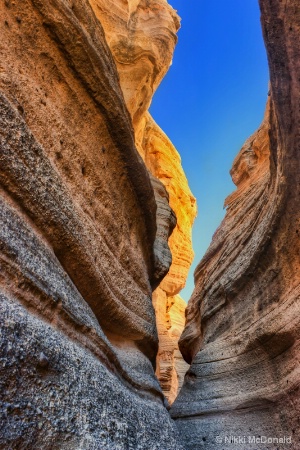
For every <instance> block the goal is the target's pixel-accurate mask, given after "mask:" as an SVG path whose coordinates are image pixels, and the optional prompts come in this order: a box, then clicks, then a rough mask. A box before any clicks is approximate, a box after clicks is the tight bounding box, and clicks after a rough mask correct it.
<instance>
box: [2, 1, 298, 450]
mask: <svg viewBox="0 0 300 450" xmlns="http://www.w3.org/2000/svg"><path fill="white" fill-rule="evenodd" d="M178 1H179V0H178ZM259 3H260V9H261V14H262V19H261V20H262V30H263V36H264V41H265V45H266V50H267V56H268V64H269V69H270V88H269V91H270V92H269V96H268V101H267V106H266V112H265V117H264V120H263V122H262V124H261V126H260V127H259V128H258V130H257V131H256V132H254V134H253V135H252V136H251V137H250V138H249V139H248V140H247V141H246V143H245V144H244V146H243V147H242V148H241V150H240V152H239V153H238V155H237V156H236V158H235V160H234V163H233V167H232V170H231V176H232V179H233V181H234V183H235V185H236V187H237V189H236V191H234V192H233V193H232V194H231V195H230V196H229V197H228V198H227V200H226V206H227V209H226V215H225V218H224V220H223V221H222V223H221V225H220V227H219V228H218V230H217V231H216V233H215V234H214V237H213V240H212V242H211V244H210V246H209V248H208V251H207V253H206V254H205V256H204V258H203V259H202V261H201V262H200V264H198V266H197V269H196V272H195V289H194V291H193V294H192V297H191V299H190V301H189V304H188V306H187V309H186V320H185V324H184V323H183V322H184V320H183V312H184V309H185V305H184V300H183V299H182V298H181V297H180V292H181V289H182V288H183V287H184V285H185V282H186V278H187V274H188V271H189V268H190V266H191V263H192V259H193V250H192V239H191V230H192V226H193V223H194V220H195V217H196V214H197V205H196V200H195V196H194V193H192V191H193V189H192V190H191V188H190V186H189V183H188V180H187V177H186V174H185V172H184V170H183V168H182V163H181V157H180V154H179V153H178V150H177V149H176V148H175V147H174V145H173V143H172V142H171V140H170V138H169V137H168V136H167V135H166V134H165V132H164V131H162V129H161V128H160V126H159V125H157V124H156V122H155V120H154V119H153V118H152V115H151V114H150V112H149V107H150V104H151V101H152V97H153V95H154V94H155V92H156V90H157V88H158V86H159V85H160V83H161V81H162V79H163V78H164V76H165V75H166V73H167V71H168V69H169V67H170V65H171V63H172V59H173V53H174V49H175V46H176V43H177V33H178V30H179V27H180V19H179V16H178V14H177V12H176V11H175V9H174V8H172V6H171V5H170V4H169V3H168V2H167V1H166V0H114V1H112V0H109V1H107V0H105V1H104V0H79V1H70V0H23V1H22V2H15V1H11V0H6V1H5V2H2V3H1V4H0V30H1V31H0V32H1V40H0V55H1V62H0V250H1V253H0V297H1V302H0V320H1V322H0V323H1V325H0V331H1V333H0V448H1V449H5V450H15V449H16V450H17V449H18V450H19V449H21V450H23V449H24V450H25V449H34V450H35V449H43V450H53V449H54V450H55V449H57V450H61V449H66V450H73V449H74V450H98V449H99V450H183V449H186V450H188V449H193V450H194V449H196V450H197V449H203V448H205V449H208V450H215V449H218V448H220V449H222V450H223V449H229V448H230V449H231V448H237V449H242V450H250V449H251V448H253V450H254V449H257V448H262V449H263V450H268V449H274V448H279V449H280V450H281V449H284V448H291V449H293V450H298V448H299V430H300V427H299V417H300V403H299V399H300V396H299V381H300V377H299V317H300V315H299V312H300V311H299V305H300V302H299V300H300V283H299V266H300V254H299V251H300V246H299V229H300V228H299V227H300V217H299V211H300V208H299V206H300V205H299V201H300V200H299V199H300V195H299V194H300V192H299V189H300V180H299V178H300V167H299V166H300V162H299V136H300V130H299V123H300V120H299V119H300V118H299V117H298V116H299V114H300V107H299V105H300V98H299V92H300V86H299V83H300V77H299V73H300V67H299V65H300V62H299V61H300V57H299V56H300V55H299V52H300V40H299V36H300V35H299V32H300V7H299V6H298V3H297V2H296V0H286V1H285V2H284V3H283V2H281V1H280V0H260V2H259ZM195 16H196V15H195ZM174 67H175V66H174ZM151 112H152V110H151ZM166 131H167V130H166ZM200 219H201V218H200ZM197 262H198V263H199V261H197ZM183 327H184V329H183ZM182 329H183V332H182V334H181V331H182ZM179 349H180V350H179ZM180 351H181V353H180ZM182 355H183V357H184V359H185V361H186V362H184V360H183V358H182ZM190 364H191V365H190ZM189 365H190V367H189ZM187 369H188V372H187V375H186V376H185V377H184V373H185V371H186V370H187ZM155 371H156V375H157V376H156V375H155ZM159 380H160V383H161V384H160V383H159ZM180 385H182V389H181V390H180V393H179V395H178V396H177V393H178V390H179V387H180ZM166 398H168V399H169V404H168V402H167V401H166ZM170 404H172V405H171V408H169V406H170ZM262 438H263V439H267V440H266V441H263V440H262ZM235 439H237V441H236V440H235ZM243 439H244V440H243ZM253 439H254V440H253ZM276 439H277V441H276ZM287 446H288V447H287Z"/></svg>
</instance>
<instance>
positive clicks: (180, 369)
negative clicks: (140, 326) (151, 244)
mask: <svg viewBox="0 0 300 450" xmlns="http://www.w3.org/2000/svg"><path fill="white" fill-rule="evenodd" d="M153 302H154V308H155V313H156V321H157V328H158V330H159V350H158V355H157V370H156V374H157V377H158V379H159V381H160V385H161V387H162V390H163V393H164V394H165V396H166V397H167V399H168V402H169V404H172V403H173V401H174V400H175V398H176V397H177V394H178V391H179V390H180V388H181V386H182V383H183V379H184V375H185V373H186V372H187V370H188V368H189V365H188V364H187V363H186V362H185V361H184V360H183V358H182V355H181V353H180V351H179V348H178V340H179V337H180V335H181V333H182V331H183V328H184V324H185V308H186V303H185V301H184V300H183V299H182V298H181V297H180V295H175V296H174V297H170V296H167V294H166V292H165V291H164V290H162V289H161V288H160V287H158V288H157V289H156V290H155V291H154V294H153Z"/></svg>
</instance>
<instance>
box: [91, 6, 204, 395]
mask: <svg viewBox="0 0 300 450" xmlns="http://www.w3.org/2000/svg"><path fill="white" fill-rule="evenodd" d="M90 3H91V5H92V7H93V9H94V11H95V14H96V16H97V17H98V18H99V20H100V21H101V23H102V24H103V26H104V30H105V35H106V38H107V41H108V43H109V46H110V49H111V51H112V54H113V56H114V59H115V61H116V65H117V69H118V73H119V76H120V85H121V88H122V91H123V94H124V98H125V102H126V105H127V108H128V111H129V113H130V115H131V118H132V123H133V126H134V131H135V143H136V146H137V149H138V151H139V153H140V155H141V156H142V158H143V160H144V162H145V164H146V166H147V168H148V170H149V171H150V173H151V175H153V176H154V178H152V177H151V179H152V183H153V188H154V191H155V195H156V200H157V204H158V205H159V207H158V210H157V223H158V224H160V227H159V229H160V232H159V233H158V238H157V240H156V246H155V257H156V259H158V261H160V262H161V263H159V262H158V263H157V264H156V266H157V267H160V268H161V274H165V272H166V271H167V270H168V269H169V266H170V264H171V263H172V264H171V267H170V270H169V272H168V274H167V276H166V277H165V278H164V280H163V281H162V283H161V284H160V289H157V291H156V294H155V296H154V305H155V310H156V316H159V315H161V313H162V311H166V297H168V300H167V304H169V303H171V302H172V301H173V298H174V296H176V294H178V293H179V292H180V290H181V289H182V288H183V287H184V286H185V282H186V279H187V275H188V271H189V268H190V265H191V263H192V260H193V256H194V253H193V249H192V242H191V232H192V225H193V222H194V219H195V216H196V201H195V198H194V197H193V195H192V193H191V191H190V188H189V186H188V182H187V179H186V176H185V174H184V172H183V169H182V166H181V159H180V156H179V154H178V152H177V150H176V149H175V147H174V146H173V145H172V143H171V141H170V140H169V138H168V137H167V136H166V135H165V133H164V132H163V131H162V130H161V129H160V128H159V126H158V125H157V124H156V123H155V121H154V120H153V118H152V117H151V115H150V114H149V112H148V108H149V106H150V103H151V99H152V96H153V94H154V92H155V90H156V89H157V87H158V85H159V83H160V82H161V80H162V78H163V76H164V75H165V73H166V72H167V70H168V68H169V66H170V64H171V61H172V56H173V51H174V46H175V43H176V41H177V37H176V32H177V30H178V28H179V18H178V16H177V15H176V14H175V12H174V10H173V9H172V8H171V7H170V6H169V5H168V4H167V2H166V1H165V0H155V1H153V2H151V6H149V5H150V3H149V2H148V1H145V0H140V1H136V0H135V1H133V0H128V1H121V0H118V1H115V2H113V3H112V2H107V1H104V0H90ZM157 180H160V181H161V183H162V184H163V186H164V187H165V188H166V191H167V193H168V200H169V204H170V206H171V208H172V209H173V211H174V212H175V215H176V219H177V220H176V222H175V220H174V218H172V217H169V210H168V203H166V202H165V201H162V200H163V198H164V196H165V189H164V188H163V187H162V186H161V185H160V183H159V182H158V181H157ZM169 223H173V224H174V226H175V224H176V226H175V229H174V231H173V233H172V235H171V237H170V239H169V246H170V249H171V254H172V259H171V257H170V256H171V255H170V254H169V250H168V247H167V241H168V237H169V225H168V224H169ZM162 263H164V264H162ZM160 278H161V276H160ZM180 311H181V314H182V319H181V320H182V321H184V309H183V308H182V309H180ZM165 314H166V313H165ZM166 320H167V318H166V317H165V319H164V320H163V321H159V320H158V321H157V326H158V334H159V336H160V337H161V339H160V342H164V340H165V333H166V327H165V325H162V324H163V323H164V322H165V321H166ZM161 326H162V328H161ZM172 342H173V344H172V345H173V353H174V352H177V353H176V355H177V356H176V358H177V360H178V361H179V359H181V356H180V354H179V353H178V345H177V337H176V338H175V337H174V336H173V337H172ZM170 343H171V341H170ZM170 343H169V345H171V344H170ZM162 345H163V347H164V344H162ZM163 352H164V350H163V351H162V352H161V351H160V353H159V354H160V355H162V354H163ZM169 361H170V363H171V364H173V362H174V359H173V357H172V358H171V359H169ZM157 364H158V371H157V375H158V377H159V380H160V382H161V384H162V386H163V391H164V393H165V395H166V396H167V398H168V400H169V401H170V400H171V399H174V396H175V390H174V386H175V385H176V386H177V385H178V383H177V381H176V383H177V384H176V383H175V381H174V380H175V378H176V375H175V374H176V373H177V369H176V368H175V366H172V365H170V366H169V368H168V370H167V373H168V374H170V379H169V380H168V381H167V382H166V380H165V376H166V375H164V377H163V379H162V378H161V376H160V374H161V373H163V372H164V373H165V372H166V371H165V370H163V369H161V370H160V369H159V366H160V364H162V365H163V366H164V365H165V364H166V361H165V360H164V358H163V361H161V363H160V359H158V361H157ZM181 366H182V370H183V368H186V365H185V363H184V361H183V360H182V359H181ZM171 374H173V376H172V375H171ZM180 376H181V375H180ZM174 383H175V384H174ZM167 386H169V387H170V389H171V390H172V393H171V392H168V389H167ZM171 386H173V387H172V388H171Z"/></svg>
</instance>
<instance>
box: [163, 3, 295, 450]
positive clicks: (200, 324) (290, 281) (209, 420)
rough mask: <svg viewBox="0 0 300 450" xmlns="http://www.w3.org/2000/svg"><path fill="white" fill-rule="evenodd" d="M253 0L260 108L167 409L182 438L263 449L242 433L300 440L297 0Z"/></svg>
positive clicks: (192, 306)
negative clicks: (264, 64)
mask: <svg viewBox="0 0 300 450" xmlns="http://www.w3.org/2000/svg"><path fill="white" fill-rule="evenodd" d="M260 7H261V13H262V19H261V20H262V28H263V33H264V39H265V43H266V48H267V54H268V60H269V67H270V96H269V100H268V104H267V108H266V114H265V118H264V121H263V123H262V125H261V127H260V128H259V130H258V131H257V132H256V133H255V134H254V135H253V136H252V137H251V138H250V139H249V140H248V141H247V142H246V143H245V145H244V146H243V148H242V150H241V152H240V153H239V155H238V156H237V158H236V159H235V161H234V164H233V168H232V171H231V175H232V179H233V181H234V182H235V184H236V186H237V190H236V191H235V192H234V193H233V194H232V195H231V196H229V198H228V199H227V200H226V207H227V213H226V216H225V218H224V220H223V222H222V224H221V225H220V227H219V228H218V230H217V231H216V233H215V234H214V236H213V240H212V243H211V245H210V247H209V249H208V251H207V253H206V255H205V256H204V258H203V260H202V261H201V263H200V264H199V265H198V267H197V269H196V272H195V284H196V287H195V290H194V293H193V295H192V298H191V300H190V302H189V304H188V307H187V322H186V327H185V330H184V332H183V334H182V336H181V339H180V343H179V344H180V348H181V351H182V353H183V355H184V357H185V359H186V361H187V362H192V365H191V368H190V369H189V371H188V373H187V375H186V377H185V381H184V385H183V388H182V390H181V392H180V394H179V397H178V398H177V399H176V401H175V403H174V404H173V406H172V408H171V415H172V417H173V418H175V419H176V423H177V426H178V429H179V431H180V434H181V436H182V437H183V438H184V443H185V448H187V449H200V448H207V449H211V450H215V449H218V448H220V449H227V448H228V449H229V448H230V449H231V448H239V449H240V448H242V449H247V450H248V449H251V448H253V449H256V448H260V447H259V445H258V444H257V443H255V442H253V441H252V443H251V442H249V441H248V437H249V436H250V437H251V436H252V437H253V436H254V437H256V438H257V439H260V438H261V437H262V436H263V437H270V438H273V437H274V438H278V439H279V438H281V439H283V438H284V437H288V438H289V439H291V441H292V443H291V444H283V441H281V443H280V441H279V443H268V442H265V443H262V444H260V445H261V447H262V448H264V450H267V449H271V448H272V449H273V448H278V449H283V448H286V447H288V448H292V449H295V450H296V449H298V448H299V441H300V434H299V430H300V426H299V425H300V424H299V420H300V419H299V418H300V386H299V382H300V369H299V354H300V351H299V320H300V314H299V313H300V275H299V274H300V242H299V239H300V214H299V211H300V157H299V155H300V153H299V144H300V141H299V139H300V125H299V124H300V108H299V105H300V78H299V74H300V39H299V36H300V35H299V32H300V6H299V4H298V2H297V1H296V0H287V1H285V2H281V1H280V0H260ZM230 437H237V438H238V437H240V438H242V439H243V437H245V441H241V442H234V441H232V442H230V439H229V438H230ZM226 439H227V440H226Z"/></svg>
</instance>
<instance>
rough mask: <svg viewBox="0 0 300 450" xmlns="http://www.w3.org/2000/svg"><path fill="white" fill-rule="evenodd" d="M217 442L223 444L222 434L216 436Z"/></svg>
mask: <svg viewBox="0 0 300 450" xmlns="http://www.w3.org/2000/svg"><path fill="white" fill-rule="evenodd" d="M216 443H217V444H222V438H221V436H216Z"/></svg>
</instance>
